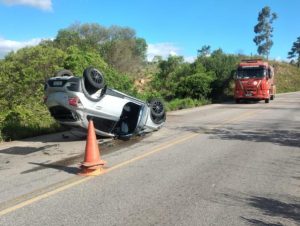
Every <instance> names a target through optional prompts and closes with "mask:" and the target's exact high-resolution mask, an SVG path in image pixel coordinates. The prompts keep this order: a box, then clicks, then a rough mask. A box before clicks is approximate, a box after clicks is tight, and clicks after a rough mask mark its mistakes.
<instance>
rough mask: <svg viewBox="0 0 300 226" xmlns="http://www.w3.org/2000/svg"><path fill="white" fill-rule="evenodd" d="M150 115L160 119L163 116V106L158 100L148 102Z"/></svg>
mask: <svg viewBox="0 0 300 226" xmlns="http://www.w3.org/2000/svg"><path fill="white" fill-rule="evenodd" d="M149 104H150V109H151V115H153V116H155V117H161V116H163V115H164V114H165V106H164V104H163V102H162V101H160V100H159V99H152V100H151V101H150V102H149Z"/></svg>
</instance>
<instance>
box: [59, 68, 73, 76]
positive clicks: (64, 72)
mask: <svg viewBox="0 0 300 226" xmlns="http://www.w3.org/2000/svg"><path fill="white" fill-rule="evenodd" d="M55 76H56V77H63V76H74V75H73V73H72V71H69V70H66V69H62V70H60V71H58V72H57V73H56V74H55Z"/></svg>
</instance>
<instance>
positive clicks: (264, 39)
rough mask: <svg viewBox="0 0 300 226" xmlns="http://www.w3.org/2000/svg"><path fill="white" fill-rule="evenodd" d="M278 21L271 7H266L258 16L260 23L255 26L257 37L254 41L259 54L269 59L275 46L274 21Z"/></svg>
mask: <svg viewBox="0 0 300 226" xmlns="http://www.w3.org/2000/svg"><path fill="white" fill-rule="evenodd" d="M275 19H277V14H276V13H273V12H271V9H270V7H268V6H265V7H264V8H263V9H262V10H261V11H260V12H259V14H258V23H257V24H256V25H255V26H254V32H255V34H256V36H255V37H254V39H253V41H254V42H255V44H256V45H257V52H258V54H260V55H265V56H267V59H268V58H269V54H270V49H271V47H272V46H273V41H272V39H271V38H272V37H273V34H272V33H273V30H274V29H273V27H272V24H273V21H274V20H275Z"/></svg>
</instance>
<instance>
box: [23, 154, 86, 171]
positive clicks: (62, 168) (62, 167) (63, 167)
mask: <svg viewBox="0 0 300 226" xmlns="http://www.w3.org/2000/svg"><path fill="white" fill-rule="evenodd" d="M75 158H76V159H77V158H78V157H77V156H76V157H75ZM29 164H32V165H36V166H37V167H34V168H33V169H30V170H26V171H23V172H21V174H27V173H32V172H36V171H39V170H43V169H46V168H51V169H56V170H60V171H65V172H67V173H70V174H77V173H79V171H80V169H79V167H72V166H67V165H62V164H58V163H52V164H45V163H35V162H29Z"/></svg>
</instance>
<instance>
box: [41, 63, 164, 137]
mask: <svg viewBox="0 0 300 226" xmlns="http://www.w3.org/2000/svg"><path fill="white" fill-rule="evenodd" d="M45 104H46V106H47V107H48V109H49V111H50V113H51V115H52V117H54V119H55V120H56V121H57V122H59V123H60V124H62V125H65V126H69V127H71V128H81V129H82V128H83V129H87V128H88V122H89V120H90V119H92V120H93V122H94V126H95V131H96V133H97V134H98V135H101V136H105V137H117V138H120V139H127V138H130V137H131V136H133V135H138V134H143V133H148V132H152V131H155V130H158V129H160V128H161V127H162V126H163V124H164V122H165V120H166V112H165V108H164V105H163V103H162V102H161V101H160V100H158V99H153V100H151V101H150V102H144V101H142V100H139V99H136V98H134V97H131V96H129V95H126V94H124V93H122V92H119V91H117V90H114V89H111V88H108V87H107V85H106V84H105V79H104V76H103V74H102V73H101V72H100V71H99V70H97V69H96V68H94V67H89V68H86V69H85V70H84V72H83V77H77V76H74V75H73V73H72V72H71V71H69V70H65V69H64V70H61V71H59V72H58V73H57V74H56V76H55V77H52V78H50V79H48V81H47V82H46V84H45Z"/></svg>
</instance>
